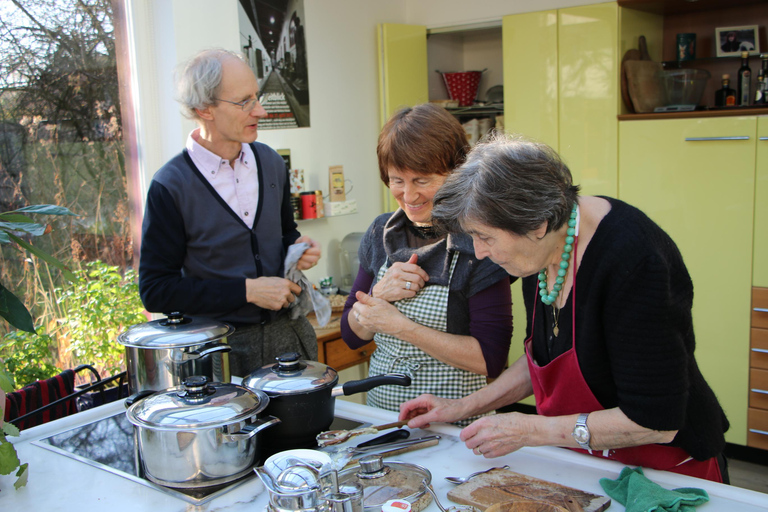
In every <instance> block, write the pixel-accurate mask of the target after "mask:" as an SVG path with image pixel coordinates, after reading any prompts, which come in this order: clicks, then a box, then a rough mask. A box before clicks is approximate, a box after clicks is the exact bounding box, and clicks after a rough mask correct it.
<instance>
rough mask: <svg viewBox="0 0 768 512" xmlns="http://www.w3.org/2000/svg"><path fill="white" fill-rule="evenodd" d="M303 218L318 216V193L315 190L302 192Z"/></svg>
mask: <svg viewBox="0 0 768 512" xmlns="http://www.w3.org/2000/svg"><path fill="white" fill-rule="evenodd" d="M300 195H301V218H302V219H316V218H317V194H315V193H314V192H302V193H301V194H300Z"/></svg>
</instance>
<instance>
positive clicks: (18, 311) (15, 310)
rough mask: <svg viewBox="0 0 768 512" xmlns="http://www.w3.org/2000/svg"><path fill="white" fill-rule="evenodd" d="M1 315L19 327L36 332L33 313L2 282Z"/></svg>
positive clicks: (0, 291) (0, 287)
mask: <svg viewBox="0 0 768 512" xmlns="http://www.w3.org/2000/svg"><path fill="white" fill-rule="evenodd" d="M0 316H2V317H3V318H5V320H6V321H7V322H8V323H9V324H11V325H12V326H14V327H15V328H17V329H21V330H22V331H26V332H31V333H34V332H35V325H34V322H32V315H30V314H29V311H28V310H27V308H26V306H24V304H22V303H21V301H20V300H19V299H18V298H16V296H15V295H14V294H12V293H11V292H10V291H9V290H8V289H7V288H6V287H5V286H3V285H2V284H0Z"/></svg>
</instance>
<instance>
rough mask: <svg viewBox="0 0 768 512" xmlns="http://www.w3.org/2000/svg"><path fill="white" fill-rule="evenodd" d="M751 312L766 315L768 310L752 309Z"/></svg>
mask: <svg viewBox="0 0 768 512" xmlns="http://www.w3.org/2000/svg"><path fill="white" fill-rule="evenodd" d="M752 311H754V312H756V313H768V308H752Z"/></svg>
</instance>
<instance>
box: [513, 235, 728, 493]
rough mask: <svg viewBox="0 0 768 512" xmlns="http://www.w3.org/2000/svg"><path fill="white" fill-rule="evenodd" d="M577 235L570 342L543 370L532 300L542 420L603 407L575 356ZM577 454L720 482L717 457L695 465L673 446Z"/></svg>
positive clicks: (533, 367)
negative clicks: (539, 355)
mask: <svg viewBox="0 0 768 512" xmlns="http://www.w3.org/2000/svg"><path fill="white" fill-rule="evenodd" d="M577 244H578V235H577V236H576V240H575V241H574V251H573V254H574V261H573V286H572V288H571V297H570V299H571V305H572V307H571V311H572V315H573V317H572V323H571V326H572V332H573V337H572V338H573V339H572V345H571V348H570V349H569V350H568V351H567V352H565V353H563V354H561V355H559V356H558V357H556V358H555V359H554V360H552V361H550V363H549V364H547V365H545V366H539V365H537V364H536V363H535V362H534V360H533V351H532V350H531V343H532V338H533V332H534V325H535V322H534V321H535V320H536V301H537V300H538V288H537V289H536V292H537V293H536V296H535V297H534V310H533V316H532V319H531V337H530V338H528V339H527V340H525V354H526V356H527V359H528V371H529V372H530V374H531V383H532V384H533V393H534V396H535V397H536V410H537V411H538V413H539V414H541V415H542V416H563V415H569V414H579V413H584V412H586V413H589V412H594V411H602V410H604V407H603V406H602V405H600V402H598V401H597V398H595V395H594V394H592V390H591V389H589V386H588V385H587V382H586V380H584V376H583V375H582V373H581V368H580V367H579V361H578V358H577V356H576V260H575V255H576V248H577V247H578V245H577ZM571 449H572V450H575V451H577V452H581V453H586V454H589V455H593V456H595V457H605V458H608V459H611V460H616V461H618V462H621V463H623V464H627V465H630V466H643V467H647V468H653V469H660V470H664V471H672V472H673V473H680V474H683V475H688V476H695V477H698V478H705V479H707V480H712V481H714V482H722V481H723V479H722V476H721V474H720V467H719V465H718V463H717V457H713V458H711V459H709V460H705V461H698V460H695V459H693V458H691V456H690V455H689V454H688V453H687V452H686V451H685V450H683V449H682V448H677V447H674V446H667V445H660V444H647V445H642V446H633V447H629V448H617V449H615V450H606V451H598V450H592V451H588V450H582V449H581V448H571Z"/></svg>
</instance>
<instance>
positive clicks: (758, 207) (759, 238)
mask: <svg viewBox="0 0 768 512" xmlns="http://www.w3.org/2000/svg"><path fill="white" fill-rule="evenodd" d="M756 169H757V174H756V176H755V256H754V260H753V263H752V265H753V267H752V284H753V285H754V286H762V287H763V288H768V117H758V118H757V168H756Z"/></svg>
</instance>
